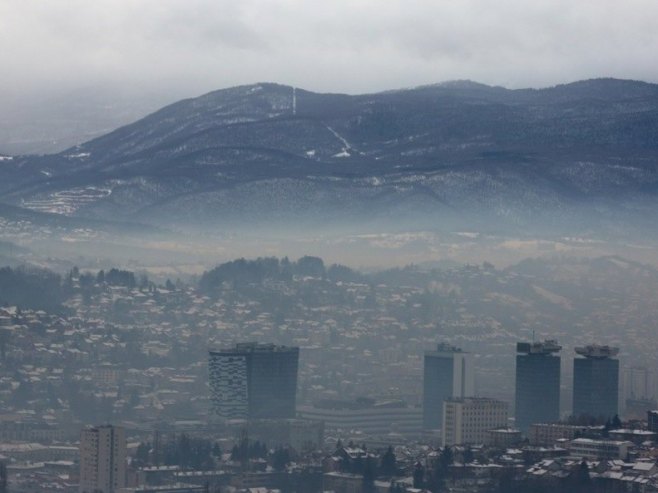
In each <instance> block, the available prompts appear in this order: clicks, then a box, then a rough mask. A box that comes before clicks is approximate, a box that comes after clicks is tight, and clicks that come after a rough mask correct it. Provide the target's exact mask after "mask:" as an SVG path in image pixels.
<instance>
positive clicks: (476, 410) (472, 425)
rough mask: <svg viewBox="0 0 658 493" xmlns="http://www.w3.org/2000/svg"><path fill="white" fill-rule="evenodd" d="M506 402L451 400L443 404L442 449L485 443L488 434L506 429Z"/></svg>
mask: <svg viewBox="0 0 658 493" xmlns="http://www.w3.org/2000/svg"><path fill="white" fill-rule="evenodd" d="M507 419H508V406H507V403H506V402H503V401H499V400H496V399H488V398H484V397H466V398H463V399H448V400H447V401H445V402H444V403H443V426H442V427H441V430H442V435H441V436H442V445H443V446H444V447H445V446H446V445H463V444H477V443H485V441H486V440H487V439H488V436H487V431H489V430H494V429H498V428H505V427H507V424H508V423H507Z"/></svg>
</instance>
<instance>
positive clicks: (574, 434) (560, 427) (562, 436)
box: [528, 423, 588, 445]
mask: <svg viewBox="0 0 658 493" xmlns="http://www.w3.org/2000/svg"><path fill="white" fill-rule="evenodd" d="M587 431H588V428H587V426H575V425H566V424H560V423H533V424H531V425H530V429H529V431H528V441H529V442H530V445H555V442H557V441H558V440H573V439H574V438H578V437H579V436H581V435H584V434H586V433H587Z"/></svg>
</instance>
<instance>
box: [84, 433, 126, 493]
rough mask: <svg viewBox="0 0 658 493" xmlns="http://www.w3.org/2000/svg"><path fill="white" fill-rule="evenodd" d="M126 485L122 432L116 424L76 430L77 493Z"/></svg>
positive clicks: (95, 492)
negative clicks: (77, 459) (78, 475)
mask: <svg viewBox="0 0 658 493" xmlns="http://www.w3.org/2000/svg"><path fill="white" fill-rule="evenodd" d="M125 486H126V435H125V431H124V429H123V428H121V427H120V426H111V425H106V426H97V427H88V428H84V429H83V430H82V432H81V433H80V493H114V492H115V490H118V489H119V488H123V487H125Z"/></svg>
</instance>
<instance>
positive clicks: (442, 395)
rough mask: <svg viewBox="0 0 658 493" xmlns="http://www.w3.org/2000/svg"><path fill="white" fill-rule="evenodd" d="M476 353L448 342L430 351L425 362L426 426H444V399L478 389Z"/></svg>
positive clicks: (471, 393)
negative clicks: (475, 364)
mask: <svg viewBox="0 0 658 493" xmlns="http://www.w3.org/2000/svg"><path fill="white" fill-rule="evenodd" d="M473 387H474V378H473V359H472V355H471V354H469V353H465V352H463V351H462V350H461V349H459V348H456V347H453V346H450V345H448V344H439V345H438V346H437V348H436V351H426V352H425V359H424V362H423V427H424V428H425V429H437V428H441V426H442V423H443V401H445V400H447V399H452V398H462V397H471V396H473V393H474V388H473Z"/></svg>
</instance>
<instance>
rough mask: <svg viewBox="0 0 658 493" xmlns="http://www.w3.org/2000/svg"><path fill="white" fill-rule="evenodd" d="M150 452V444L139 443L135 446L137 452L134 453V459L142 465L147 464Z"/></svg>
mask: <svg viewBox="0 0 658 493" xmlns="http://www.w3.org/2000/svg"><path fill="white" fill-rule="evenodd" d="M150 450H151V444H150V443H144V442H141V443H140V444H139V445H138V446H137V451H136V452H135V459H136V460H137V461H139V462H140V463H141V464H142V465H144V464H148V462H149V451H150Z"/></svg>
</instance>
